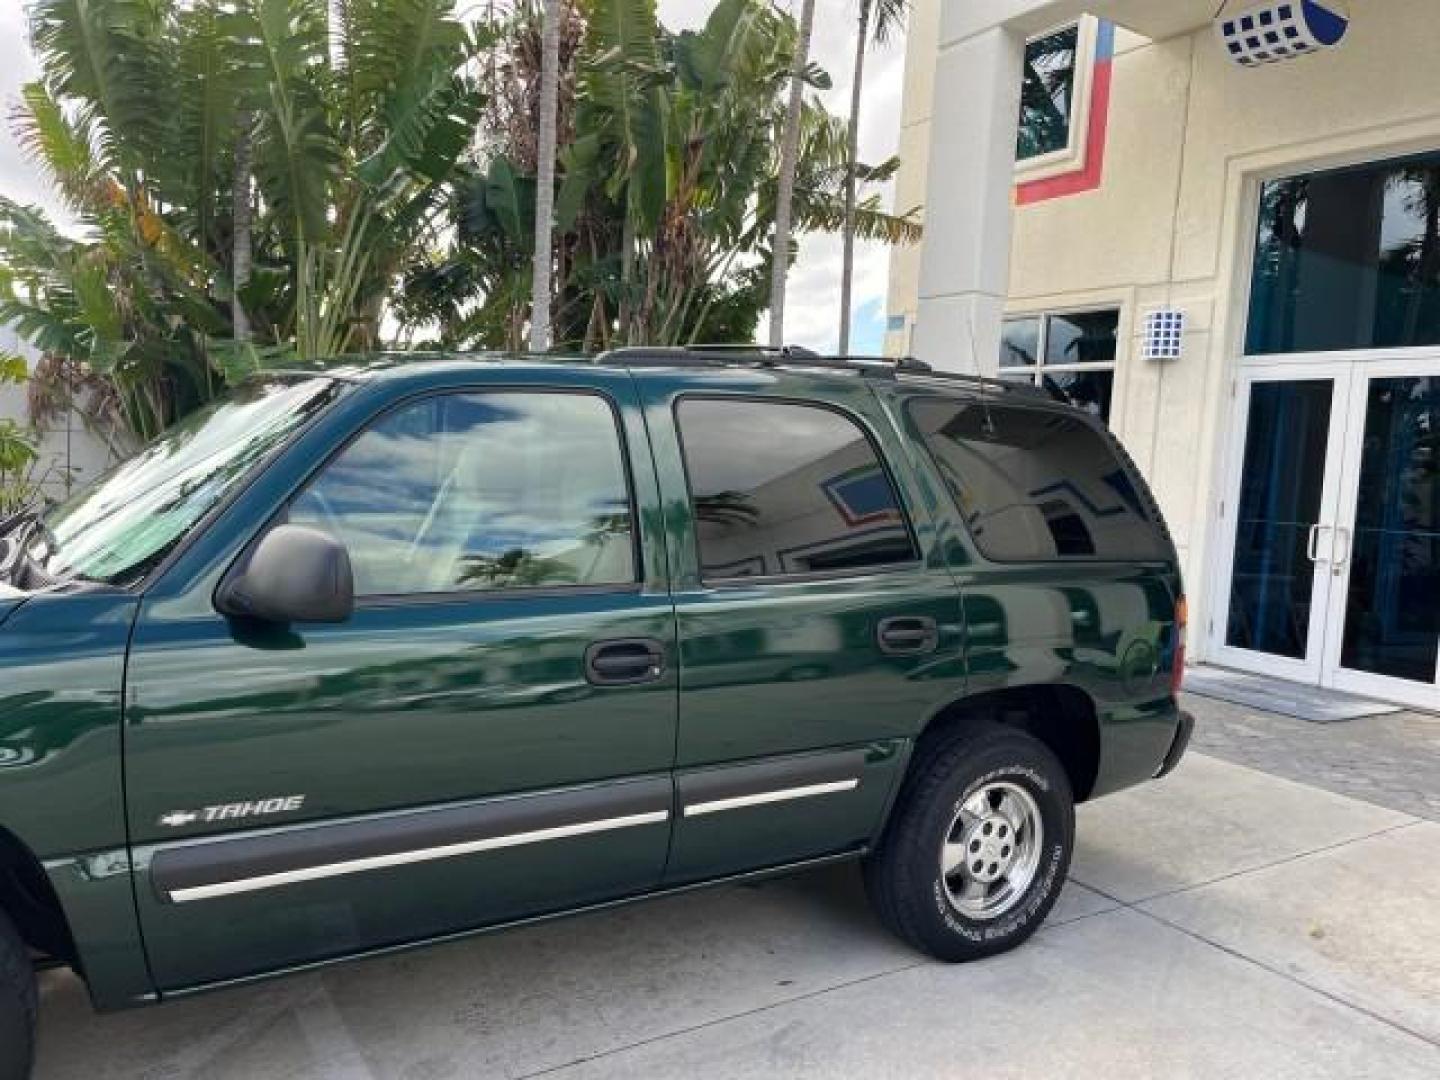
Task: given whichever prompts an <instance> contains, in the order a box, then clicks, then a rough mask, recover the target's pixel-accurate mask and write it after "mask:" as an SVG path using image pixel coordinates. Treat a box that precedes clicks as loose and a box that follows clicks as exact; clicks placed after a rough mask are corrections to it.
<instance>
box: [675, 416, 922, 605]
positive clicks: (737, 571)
mask: <svg viewBox="0 0 1440 1080" xmlns="http://www.w3.org/2000/svg"><path fill="white" fill-rule="evenodd" d="M677 417H678V421H679V428H680V438H681V443H682V445H683V448H684V454H685V470H686V473H687V474H688V475H689V478H690V499H691V503H692V506H693V508H694V514H695V531H696V534H697V536H698V538H699V543H700V573H701V576H702V577H703V578H705V579H707V580H713V579H723V578H743V577H776V576H786V575H799V574H817V573H834V572H840V571H846V570H854V571H856V572H864V571H867V570H871V569H874V568H877V567H884V566H891V565H894V564H896V563H908V562H913V561H914V560H915V559H916V558H917V557H918V556H917V555H916V552H915V545H914V543H913V542H912V541H911V538H910V530H909V528H908V527H907V525H906V521H905V516H904V513H903V512H902V511H901V509H900V500H899V498H898V497H897V496H896V494H895V488H894V486H893V485H892V484H891V481H890V476H889V474H888V473H887V472H886V471H885V468H884V466H883V465H882V464H881V462H880V459H879V457H878V456H877V454H876V451H875V448H874V447H873V446H872V445H871V443H870V440H869V438H868V437H867V436H866V434H865V432H864V431H862V430H861V429H860V427H859V426H858V425H857V424H856V423H855V422H854V421H853V420H850V419H849V418H847V417H845V416H842V415H840V414H839V413H837V412H833V411H831V410H829V409H825V408H821V407H819V406H812V405H803V404H796V403H793V402H785V401H759V400H755V399H747V398H729V399H723V400H722V399H711V398H687V399H685V400H683V401H681V403H680V406H679V408H678V410H677Z"/></svg>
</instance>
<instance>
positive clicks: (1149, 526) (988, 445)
mask: <svg viewBox="0 0 1440 1080" xmlns="http://www.w3.org/2000/svg"><path fill="white" fill-rule="evenodd" d="M910 415H911V419H912V421H913V422H914V423H915V424H916V425H918V427H919V429H920V435H921V437H922V438H923V439H924V440H925V444H926V446H927V447H928V448H929V449H930V453H931V455H932V456H933V457H934V459H935V464H936V466H937V468H938V469H939V470H940V473H941V475H942V476H943V477H944V478H945V483H946V485H947V486H948V487H949V488H950V492H951V494H952V495H953V496H954V498H955V503H956V505H957V506H958V507H959V509H960V512H961V514H962V515H963V516H964V518H965V521H966V523H967V524H968V525H969V527H970V532H971V535H972V536H973V537H974V539H975V543H976V545H977V546H978V547H979V548H980V550H981V551H982V552H983V553H984V554H985V555H986V556H987V557H989V558H992V559H998V560H1002V561H1003V560H1029V559H1056V558H1075V557H1082V558H1083V557H1091V558H1100V559H1153V558H1160V557H1164V556H1165V555H1166V553H1167V552H1168V550H1169V549H1168V545H1167V544H1166V542H1165V539H1164V537H1163V536H1162V534H1161V533H1160V530H1159V529H1158V528H1157V526H1156V524H1155V523H1154V522H1153V521H1152V519H1151V517H1150V514H1149V513H1148V512H1147V510H1146V508H1145V504H1144V502H1143V501H1142V499H1141V496H1140V493H1139V492H1138V491H1137V490H1136V488H1135V485H1134V484H1133V482H1132V481H1131V479H1130V474H1129V473H1128V472H1127V471H1126V470H1125V468H1124V466H1123V465H1121V463H1120V461H1119V460H1118V459H1117V458H1116V456H1115V452H1114V450H1112V449H1111V447H1110V445H1109V443H1108V442H1107V441H1106V439H1105V437H1104V436H1103V435H1102V434H1101V433H1100V432H1098V431H1096V430H1094V429H1093V428H1091V427H1090V426H1089V425H1088V424H1086V423H1085V422H1084V421H1081V420H1078V419H1076V418H1074V417H1073V416H1067V415H1065V414H1064V413H1062V412H1059V411H1057V410H1051V409H1028V408H1020V407H1016V406H1005V405H992V404H988V403H981V402H955V401H942V400H938V399H930V400H920V401H916V402H914V403H912V404H911V406H910Z"/></svg>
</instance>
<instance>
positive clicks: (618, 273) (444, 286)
mask: <svg viewBox="0 0 1440 1080" xmlns="http://www.w3.org/2000/svg"><path fill="white" fill-rule="evenodd" d="M654 9H655V3H654V0H586V2H585V3H584V4H582V5H581V6H580V7H579V10H578V15H573V14H572V15H571V16H570V18H569V19H568V20H567V21H566V22H565V25H564V30H563V33H562V37H561V48H560V61H561V63H560V80H559V83H560V95H559V106H558V110H557V114H558V117H559V121H558V125H557V126H558V129H559V132H560V140H559V141H560V142H561V144H562V146H561V149H560V152H559V155H558V165H557V172H559V173H560V174H561V178H560V181H559V184H558V186H557V194H556V198H555V214H554V219H555V225H554V235H553V237H552V251H553V253H552V263H551V265H552V266H553V268H554V270H553V274H554V277H553V287H552V288H551V290H550V297H551V304H552V334H551V339H552V342H553V343H555V344H564V345H565V346H567V347H573V348H580V349H583V350H584V351H586V352H589V351H592V350H593V349H596V348H601V349H603V348H609V347H611V346H612V345H616V344H649V345H684V344H690V343H693V342H697V341H712V342H737V341H745V342H748V341H754V340H755V338H756V329H757V326H758V323H759V319H760V317H761V316H762V315H763V313H764V311H765V308H766V305H767V302H768V296H769V285H770V260H771V246H770V245H771V241H772V237H773V231H774V222H775V213H776V206H777V187H778V182H777V179H776V175H777V172H778V153H779V144H780V138H779V133H780V132H781V131H782V130H783V127H784V123H785V115H786V101H787V98H788V94H787V91H788V89H789V82H790V73H791V70H792V67H793V56H794V50H795V41H796V37H797V28H796V25H795V23H794V21H793V20H792V19H791V18H789V17H788V16H786V15H785V14H784V13H783V12H781V11H779V10H778V9H777V8H775V7H774V6H773V5H772V4H771V3H770V2H769V0H720V2H719V3H717V4H716V5H715V7H714V9H713V10H712V11H711V13H710V15H709V17H708V18H707V20H706V22H705V25H704V27H703V28H701V29H699V30H695V31H685V32H681V33H672V32H670V31H668V30H666V29H665V28H664V27H663V26H662V25H660V24H659V23H658V22H657V21H656V19H655V10H654ZM498 47H499V49H500V50H501V51H500V55H499V56H498V57H497V58H496V61H495V67H496V70H497V72H499V73H500V75H501V78H500V79H498V80H497V81H496V82H495V83H494V84H493V90H492V95H491V100H490V102H489V104H488V107H487V117H488V118H494V120H493V122H491V123H490V124H489V126H488V128H487V135H486V137H485V138H484V140H483V145H482V160H481V161H479V162H477V163H476V166H475V167H474V169H473V171H470V170H467V171H466V172H465V173H464V174H463V175H462V176H461V178H460V179H459V180H458V181H457V182H456V194H455V197H454V200H453V203H452V218H451V225H452V228H451V229H450V230H449V234H450V236H451V237H452V238H453V243H452V245H451V246H450V248H449V249H448V250H446V251H444V252H434V253H427V254H426V255H425V257H424V258H422V259H421V260H418V261H417V262H416V263H415V264H414V265H413V266H411V267H410V268H409V272H408V273H407V275H406V279H405V285H404V290H403V293H402V296H401V300H400V303H399V304H398V305H397V307H398V314H399V315H400V317H401V323H402V325H403V326H405V327H407V328H409V327H414V328H416V329H417V330H418V329H419V328H421V327H424V328H426V331H427V332H429V333H436V332H437V331H438V333H437V334H436V336H435V337H434V338H433V339H430V338H427V339H425V343H426V344H431V343H433V344H434V345H435V346H436V347H440V348H515V347H518V346H519V344H520V342H521V341H522V340H523V338H522V337H521V336H520V335H519V334H518V330H519V329H520V327H521V326H522V325H523V322H524V318H525V311H526V309H527V308H528V305H529V301H530V290H529V284H530V277H531V270H532V269H533V266H532V259H533V253H534V248H533V247H531V243H532V240H533V236H534V231H533V228H532V226H533V224H534V210H533V206H534V200H535V197H536V183H535V171H536V169H535V153H534V143H533V139H532V137H533V133H534V123H533V116H534V114H535V112H536V110H535V108H534V101H535V98H536V94H535V91H534V88H535V87H536V86H538V83H539V75H538V67H539V61H538V55H539V51H540V50H539V46H538V38H537V34H536V20H534V19H533V18H532V17H530V16H529V15H527V14H526V13H525V10H523V9H522V10H520V11H519V12H518V14H517V16H516V17H515V18H514V19H513V20H512V21H511V22H510V23H509V24H508V25H507V27H505V28H502V32H501V37H500V40H499V43H498ZM805 80H806V82H807V84H808V85H810V86H812V87H818V88H824V87H825V86H827V85H828V79H827V77H826V76H825V74H824V72H823V71H821V70H820V69H818V68H816V67H815V66H814V65H810V66H808V67H807V69H806V71H805ZM521 117H531V118H532V119H531V120H530V121H529V123H528V124H527V123H522V122H519V119H518V118H521ZM486 155H488V157H489V160H488V161H485V160H483V158H484V157H485V156H486ZM897 165H898V162H897V161H896V160H895V159H894V158H892V159H890V160H888V161H886V162H882V163H880V164H878V165H874V166H868V165H857V166H856V168H857V171H858V173H859V175H860V176H861V178H862V180H877V181H883V180H884V179H886V178H887V177H889V176H891V175H893V173H894V170H895V168H896V167H897ZM846 166H847V158H846V153H845V124H844V120H843V118H841V117H837V116H832V115H831V114H829V113H828V112H826V111H825V109H824V108H823V107H822V106H821V105H820V104H819V103H818V102H816V101H813V100H812V101H808V102H805V103H804V106H803V109H802V112H801V122H800V135H799V140H798V147H797V152H796V166H795V179H794V184H793V189H792V196H791V200H790V205H791V207H792V212H791V220H792V222H793V223H794V227H795V228H796V229H797V230H807V231H808V230H816V231H826V232H839V231H840V229H841V227H842V225H843V223H844V220H845V206H844V197H843V193H844V177H845V174H846ZM854 217H855V222H856V230H857V233H858V234H859V236H861V237H862V238H864V239H874V240H880V241H884V242H889V243H896V242H905V241H913V240H914V239H915V238H916V237H917V236H918V233H919V225H918V223H917V222H916V221H915V220H914V218H913V216H911V215H902V216H896V215H893V214H889V213H887V212H886V211H885V210H884V208H883V207H882V206H881V205H880V201H879V198H878V197H877V196H874V195H871V196H869V197H867V198H864V199H862V200H860V202H859V204H857V206H856V207H855V210H854Z"/></svg>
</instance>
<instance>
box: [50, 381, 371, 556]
mask: <svg viewBox="0 0 1440 1080" xmlns="http://www.w3.org/2000/svg"><path fill="white" fill-rule="evenodd" d="M342 385H343V384H341V383H338V382H336V381H334V380H332V379H326V378H306V379H299V380H296V379H270V380H264V381H258V382H252V383H247V384H245V385H244V386H242V387H239V388H238V389H236V390H234V391H232V392H230V393H229V394H226V395H225V396H224V397H221V398H218V399H217V400H215V401H214V402H212V403H211V404H209V405H207V406H206V407H205V408H203V409H201V410H199V411H198V412H195V413H192V414H190V415H189V416H187V417H186V418H185V419H183V420H181V421H180V422H179V423H177V424H176V425H175V426H174V427H172V428H170V429H169V430H168V431H166V432H165V433H164V434H162V435H161V436H160V437H159V438H157V439H156V440H155V441H154V442H152V443H150V444H149V445H148V446H146V447H145V448H144V449H142V450H141V451H140V452H139V453H137V454H136V455H135V456H134V457H132V458H130V459H129V460H127V461H124V462H122V463H121V464H120V465H118V466H117V467H115V468H114V469H112V470H110V471H109V472H108V473H106V474H105V475H103V476H101V477H99V478H98V479H97V480H96V481H95V482H94V483H92V484H90V485H89V486H87V487H85V488H83V489H81V490H80V491H79V492H77V493H76V494H75V495H73V496H72V497H71V498H69V499H68V500H66V501H65V502H64V503H62V504H60V505H59V506H58V507H56V508H55V509H54V510H51V511H50V512H49V513H48V514H46V515H45V518H44V520H43V522H42V523H41V527H40V528H39V529H37V530H36V532H35V535H34V538H33V539H32V540H31V543H30V547H29V550H28V551H27V554H28V555H29V557H30V559H31V561H32V563H33V565H35V566H36V567H37V568H38V569H39V570H41V571H42V572H43V573H44V574H45V575H46V576H48V577H49V578H52V579H54V580H57V581H59V580H65V579H67V578H73V577H83V578H87V579H89V580H92V581H102V582H106V583H109V584H114V585H125V584H130V583H132V582H134V581H136V580H138V579H139V578H140V577H142V576H143V575H144V574H145V573H146V572H147V571H148V570H149V569H150V568H151V567H152V566H153V565H154V564H155V563H156V562H157V561H158V560H159V559H160V558H162V557H163V556H164V555H165V553H166V552H167V551H169V550H170V549H171V548H172V547H173V546H174V545H175V544H176V543H177V542H178V541H179V540H180V539H181V538H182V537H183V536H184V535H185V534H186V533H187V532H189V530H190V529H191V528H193V527H194V526H195V524H196V522H198V521H199V520H200V519H201V518H202V517H203V516H204V515H205V514H206V513H207V512H208V511H209V510H210V509H211V508H212V507H214V506H215V505H216V504H218V503H219V502H220V500H221V499H223V498H224V497H225V496H226V495H227V494H228V493H229V492H230V491H231V489H233V488H234V487H235V485H236V484H237V483H238V482H239V481H240V480H241V479H242V478H243V477H244V476H245V474H246V473H247V472H248V471H249V470H250V468H251V466H253V465H255V464H256V463H257V462H259V461H262V460H264V459H265V458H266V457H268V456H269V454H270V453H271V451H273V450H274V449H275V448H276V447H278V446H279V445H280V444H281V443H282V442H283V441H284V440H285V439H286V437H287V436H289V435H290V433H291V432H293V431H294V430H295V429H296V428H298V427H299V426H300V425H301V424H303V423H305V421H306V420H308V419H310V417H312V416H314V415H315V414H316V413H317V412H319V411H320V410H321V409H323V408H324V407H325V406H326V405H328V404H329V403H330V402H331V401H333V400H334V399H335V396H336V395H337V393H338V392H339V390H340V388H341V386H342Z"/></svg>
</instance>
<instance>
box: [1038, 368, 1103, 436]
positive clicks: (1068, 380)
mask: <svg viewBox="0 0 1440 1080" xmlns="http://www.w3.org/2000/svg"><path fill="white" fill-rule="evenodd" d="M1043 378H1044V380H1045V383H1046V384H1047V385H1049V386H1052V387H1054V388H1055V389H1057V390H1059V391H1060V392H1061V393H1062V394H1064V395H1065V397H1067V398H1068V399H1069V400H1070V403H1071V404H1072V405H1074V406H1076V407H1077V408H1081V409H1084V410H1085V411H1086V412H1088V413H1089V414H1090V415H1091V416H1096V417H1099V418H1100V419H1101V420H1103V421H1105V423H1107V424H1108V423H1109V422H1110V399H1111V398H1112V397H1113V395H1114V391H1115V373H1114V372H1113V371H1048V372H1045V373H1044V375H1043Z"/></svg>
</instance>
